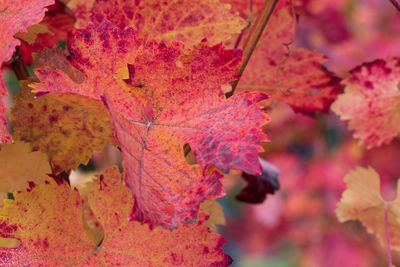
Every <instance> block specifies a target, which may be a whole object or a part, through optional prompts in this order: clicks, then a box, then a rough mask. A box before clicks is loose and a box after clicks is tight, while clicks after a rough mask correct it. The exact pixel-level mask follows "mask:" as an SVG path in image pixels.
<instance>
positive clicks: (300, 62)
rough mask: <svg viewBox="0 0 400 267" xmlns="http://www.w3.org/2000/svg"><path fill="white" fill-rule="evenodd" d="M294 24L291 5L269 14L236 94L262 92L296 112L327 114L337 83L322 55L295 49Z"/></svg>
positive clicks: (338, 87) (337, 88) (339, 88)
mask: <svg viewBox="0 0 400 267" xmlns="http://www.w3.org/2000/svg"><path fill="white" fill-rule="evenodd" d="M294 30H295V21H294V18H293V15H292V11H291V8H290V1H283V2H281V4H280V5H279V4H278V7H277V8H276V10H275V11H274V13H273V14H272V17H271V19H270V20H269V22H268V24H267V26H266V28H265V30H264V33H263V35H262V36H261V39H260V41H259V42H258V44H257V47H256V49H255V50H254V53H253V54H252V56H251V59H250V61H249V63H248V65H247V67H246V69H245V71H244V73H243V75H242V77H241V79H240V82H239V85H238V89H239V90H256V91H261V92H265V93H266V94H268V95H270V96H271V98H270V100H269V101H268V102H266V103H265V105H266V106H270V104H271V103H270V102H271V101H275V100H279V101H283V102H285V103H287V104H288V105H290V106H291V107H292V108H293V109H294V110H295V111H300V112H303V113H306V114H313V113H315V112H316V111H318V112H327V111H328V110H329V106H330V104H331V103H332V102H333V101H334V100H335V99H336V97H337V94H338V93H340V92H341V89H342V88H341V85H340V84H339V79H338V78H337V77H335V76H334V75H333V73H331V72H329V71H328V70H326V68H325V67H324V66H323V63H324V62H325V61H326V58H325V56H323V55H322V54H320V53H318V52H316V51H312V50H308V49H306V48H297V47H296V45H295V44H294V43H293V42H294V33H295V31H294Z"/></svg>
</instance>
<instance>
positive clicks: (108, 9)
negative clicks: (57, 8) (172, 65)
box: [68, 0, 247, 47]
mask: <svg viewBox="0 0 400 267" xmlns="http://www.w3.org/2000/svg"><path fill="white" fill-rule="evenodd" d="M68 6H69V7H70V8H71V9H72V10H73V11H74V12H75V14H76V17H77V22H76V26H77V27H78V28H82V27H86V26H87V24H88V23H89V22H94V23H97V24H100V23H102V22H103V20H108V21H110V22H112V23H113V24H114V25H117V26H119V27H120V28H121V29H123V28H125V27H126V26H131V27H132V28H133V29H134V30H135V32H136V33H137V35H138V36H139V37H141V38H144V39H146V40H148V39H154V40H156V41H165V42H167V43H171V42H176V41H179V42H183V43H184V44H185V46H187V47H192V46H193V45H196V44H198V43H199V42H200V41H201V40H203V39H204V38H207V40H208V42H209V43H210V44H217V43H219V42H222V41H225V40H227V39H229V38H231V36H232V35H233V34H235V33H240V31H241V30H242V29H243V28H244V27H245V26H246V24H247V23H246V22H245V20H243V19H242V18H240V16H239V15H237V14H235V13H233V12H232V11H230V6H229V5H226V4H221V3H219V2H218V0H217V1H216V0H205V1H199V2H193V1H191V0H181V1H164V2H160V1H158V0H146V1H124V0H94V1H93V0H92V1H86V0H72V1H70V2H69V3H68Z"/></svg>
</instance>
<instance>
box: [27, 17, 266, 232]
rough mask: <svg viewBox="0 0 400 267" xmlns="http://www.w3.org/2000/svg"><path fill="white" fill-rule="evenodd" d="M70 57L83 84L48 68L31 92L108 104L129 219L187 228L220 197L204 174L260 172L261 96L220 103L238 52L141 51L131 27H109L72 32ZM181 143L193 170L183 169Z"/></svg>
mask: <svg viewBox="0 0 400 267" xmlns="http://www.w3.org/2000/svg"><path fill="white" fill-rule="evenodd" d="M68 49H69V51H70V55H69V57H70V62H71V64H72V65H74V66H75V67H77V68H79V70H80V71H81V72H82V73H83V75H84V76H85V80H84V81H81V82H80V83H76V82H74V80H73V79H71V78H70V77H71V76H72V75H71V73H72V69H73V68H72V67H71V65H69V66H66V64H61V65H60V66H56V65H57V64H52V63H49V65H48V66H47V67H41V68H37V69H35V73H36V75H37V76H38V77H39V80H40V81H41V82H40V83H36V84H33V85H31V86H32V87H33V88H34V90H35V91H36V92H42V93H43V92H51V93H74V94H79V95H83V96H86V97H90V98H94V99H98V100H99V99H101V100H102V101H103V102H104V103H105V105H106V107H107V108H108V111H109V112H110V113H111V117H112V122H113V124H114V128H115V134H116V137H117V139H118V142H119V146H120V148H121V150H122V155H123V159H124V168H125V179H126V183H127V185H128V186H129V188H130V189H131V190H132V193H133V196H134V198H135V200H136V201H135V206H134V208H133V211H132V218H133V219H138V220H140V221H143V222H148V223H150V224H151V225H157V224H161V225H164V226H166V227H169V228H173V227H176V226H177V225H178V224H179V223H181V222H185V221H190V220H192V219H193V218H194V217H195V216H196V213H197V211H198V209H199V205H200V203H201V202H203V201H204V200H206V199H209V198H214V197H218V196H221V195H222V194H223V189H222V187H221V184H220V182H219V177H220V175H219V174H218V173H216V172H207V171H206V170H207V168H208V166H210V165H214V166H216V167H217V168H220V169H222V170H228V169H231V168H233V169H240V170H244V171H246V172H249V173H253V174H258V173H260V172H261V167H260V163H259V162H258V157H257V153H258V152H260V151H261V150H262V148H261V146H260V142H261V141H267V137H266V135H265V134H264V133H263V132H262V130H261V128H260V127H261V126H262V125H263V124H265V123H266V122H267V121H268V119H267V117H266V115H264V114H263V112H262V111H261V110H260V109H259V108H258V107H257V106H256V105H255V104H256V103H257V102H259V101H261V100H263V99H265V98H266V96H265V95H263V94H260V93H248V92H243V93H241V94H238V95H236V96H234V97H232V98H230V99H225V98H224V94H223V92H222V91H221V86H223V85H225V84H227V83H229V82H230V81H232V80H233V79H234V78H235V73H236V71H237V68H238V65H239V63H240V59H241V53H240V51H238V50H224V49H223V48H222V46H221V45H216V46H212V47H209V46H208V45H207V43H206V42H202V43H200V44H199V45H197V46H195V47H194V48H193V49H191V50H185V49H184V48H183V46H182V45H181V44H180V43H174V44H173V45H171V46H166V45H165V44H164V43H160V44H159V43H156V42H146V43H145V44H143V43H142V42H141V40H137V39H136V38H135V35H134V33H133V30H132V29H131V28H125V29H124V30H120V29H119V28H117V27H114V26H113V25H111V24H109V23H107V22H104V23H102V24H101V25H90V26H88V28H87V29H83V30H77V31H75V32H74V33H72V34H71V37H70V39H69V41H68ZM105 55H107V56H105ZM100 59H101V63H100ZM55 61H56V62H61V61H60V60H58V59H56V60H55ZM50 65H53V68H51V67H49V66H50ZM54 67H55V68H54ZM62 70H65V71H66V72H63V71H62ZM75 70H76V69H75ZM185 144H189V145H190V147H191V148H192V150H193V152H194V155H195V157H196V160H197V162H198V163H199V164H200V166H199V165H189V164H187V163H186V161H185V158H184V152H183V146H184V145H185Z"/></svg>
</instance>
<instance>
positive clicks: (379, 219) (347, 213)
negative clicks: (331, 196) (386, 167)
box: [335, 167, 400, 250]
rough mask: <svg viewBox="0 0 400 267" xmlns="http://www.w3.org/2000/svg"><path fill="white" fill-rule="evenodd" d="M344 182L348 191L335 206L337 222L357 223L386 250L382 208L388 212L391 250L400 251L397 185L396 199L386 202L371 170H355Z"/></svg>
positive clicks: (399, 204)
mask: <svg viewBox="0 0 400 267" xmlns="http://www.w3.org/2000/svg"><path fill="white" fill-rule="evenodd" d="M344 181H345V182H346V183H347V189H346V190H345V191H344V192H343V194H342V199H341V200H340V202H339V203H338V208H337V209H336V211H335V212H336V215H337V217H338V219H339V221H340V222H345V221H348V220H359V221H360V222H361V223H362V224H363V225H364V226H365V227H366V228H367V231H368V232H369V233H374V234H376V236H377V237H378V239H379V241H380V242H381V244H382V245H383V246H386V232H385V231H386V229H385V208H387V212H388V225H389V237H390V238H389V239H390V247H391V248H392V249H395V250H400V197H399V196H400V183H398V186H397V198H396V199H395V200H394V201H385V200H384V199H383V198H382V197H381V193H380V183H379V174H378V173H377V172H376V171H375V170H374V169H373V168H371V167H369V168H368V169H366V168H361V167H357V168H356V170H354V171H350V172H349V173H348V174H347V175H346V177H345V178H344Z"/></svg>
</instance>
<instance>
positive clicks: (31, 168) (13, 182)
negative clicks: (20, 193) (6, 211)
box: [0, 142, 51, 202]
mask: <svg viewBox="0 0 400 267" xmlns="http://www.w3.org/2000/svg"><path fill="white" fill-rule="evenodd" d="M0 166H1V168H0V202H2V201H3V199H5V198H7V193H12V192H14V191H16V190H25V189H27V188H28V187H29V184H30V183H31V182H36V183H40V182H44V179H43V177H46V174H49V173H51V168H50V164H49V161H48V159H47V156H46V155H45V154H43V153H41V152H39V151H35V152H32V149H31V147H30V145H29V144H28V143H24V142H15V143H14V144H3V145H2V146H1V150H0Z"/></svg>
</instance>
